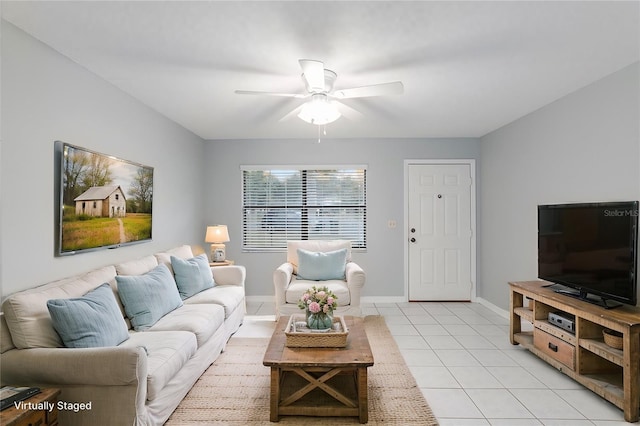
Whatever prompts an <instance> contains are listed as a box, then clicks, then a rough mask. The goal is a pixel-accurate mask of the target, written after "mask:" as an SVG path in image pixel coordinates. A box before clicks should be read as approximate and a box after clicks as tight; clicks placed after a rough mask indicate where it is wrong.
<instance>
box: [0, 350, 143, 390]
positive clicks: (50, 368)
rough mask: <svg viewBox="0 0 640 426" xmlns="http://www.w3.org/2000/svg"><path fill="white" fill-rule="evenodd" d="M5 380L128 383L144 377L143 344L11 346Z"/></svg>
mask: <svg viewBox="0 0 640 426" xmlns="http://www.w3.org/2000/svg"><path fill="white" fill-rule="evenodd" d="M0 375H1V376H2V383H3V384H8V383H19V384H21V385H23V386H29V385H44V384H52V385H54V384H55V385H105V386H126V385H131V384H136V385H137V383H138V382H139V381H145V380H146V377H147V354H146V352H145V349H144V348H142V347H135V348H134V347H108V348H33V349H12V350H10V351H7V352H5V353H3V354H2V356H1V362H0Z"/></svg>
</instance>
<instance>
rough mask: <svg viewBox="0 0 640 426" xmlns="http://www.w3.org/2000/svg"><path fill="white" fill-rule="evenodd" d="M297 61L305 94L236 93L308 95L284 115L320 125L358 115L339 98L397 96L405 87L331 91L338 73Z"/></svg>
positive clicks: (397, 84) (391, 85)
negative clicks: (302, 101) (300, 69)
mask: <svg viewBox="0 0 640 426" xmlns="http://www.w3.org/2000/svg"><path fill="white" fill-rule="evenodd" d="M298 62H299V63H300V68H302V80H303V81H304V84H305V89H306V91H307V93H279V92H260V91H253V90H236V91H235V93H237V94H239V95H267V96H284V97H290V98H301V99H306V98H310V99H309V100H308V101H307V102H306V103H304V104H302V105H301V106H299V107H297V108H296V109H294V110H293V111H292V112H291V113H289V114H287V115H286V116H285V117H284V118H288V117H289V116H291V115H292V114H296V113H297V115H298V117H299V118H300V119H302V120H304V121H306V122H307V123H310V124H316V125H318V126H323V125H325V124H329V123H332V122H334V121H336V120H337V119H338V118H340V117H341V116H342V114H343V113H344V115H349V114H352V115H361V114H360V113H359V112H357V111H356V110H354V109H353V108H351V107H349V106H347V105H345V104H344V103H342V102H339V100H341V99H350V98H366V97H372V96H386V95H399V94H402V92H403V91H404V86H403V85H402V82H400V81H394V82H391V83H382V84H373V85H370V86H361V87H354V88H351V89H339V90H334V88H333V84H334V83H335V81H336V78H337V77H338V74H336V73H335V72H334V71H331V70H328V69H325V67H324V63H322V62H321V61H315V60H311V59H300V60H299V61H298Z"/></svg>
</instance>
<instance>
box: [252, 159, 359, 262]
mask: <svg viewBox="0 0 640 426" xmlns="http://www.w3.org/2000/svg"><path fill="white" fill-rule="evenodd" d="M242 181H243V185H242V187H243V197H242V201H243V203H242V215H243V220H242V222H243V249H244V250H245V251H264V250H270V249H283V248H286V246H287V240H320V239H330V240H333V239H345V240H350V241H351V242H352V247H353V248H356V249H357V248H362V249H364V248H366V246H367V239H366V222H367V197H366V194H367V190H366V169H365V168H364V167H357V168H348V169H347V168H344V169H337V168H326V169H325V168H318V167H313V168H309V169H306V168H291V169H267V168H263V169H262V168H256V167H251V168H243V170H242Z"/></svg>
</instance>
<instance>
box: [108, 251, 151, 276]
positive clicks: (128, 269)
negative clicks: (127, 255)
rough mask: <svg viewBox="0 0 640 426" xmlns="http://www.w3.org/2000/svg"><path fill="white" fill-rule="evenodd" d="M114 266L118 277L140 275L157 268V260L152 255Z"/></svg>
mask: <svg viewBox="0 0 640 426" xmlns="http://www.w3.org/2000/svg"><path fill="white" fill-rule="evenodd" d="M115 266H116V273H117V274H118V275H142V274H146V273H147V272H149V271H151V270H152V269H153V268H155V267H156V266H158V259H157V258H156V257H155V256H153V255H149V256H145V257H142V258H140V259H136V260H130V261H128V262H123V263H118V264H117V265H115Z"/></svg>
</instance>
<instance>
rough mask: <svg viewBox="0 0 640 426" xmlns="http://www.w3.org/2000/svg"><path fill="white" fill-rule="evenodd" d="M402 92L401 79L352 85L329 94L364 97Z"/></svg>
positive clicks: (344, 97)
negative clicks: (368, 84) (359, 85)
mask: <svg viewBox="0 0 640 426" xmlns="http://www.w3.org/2000/svg"><path fill="white" fill-rule="evenodd" d="M402 92H404V85H403V84H402V82H401V81H394V82H392V83H382V84H373V85H371V86H362V87H354V88H353V89H341V90H336V91H335V92H333V93H332V94H331V96H333V97H334V98H338V99H348V98H366V97H370V96H386V95H400V94H402Z"/></svg>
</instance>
